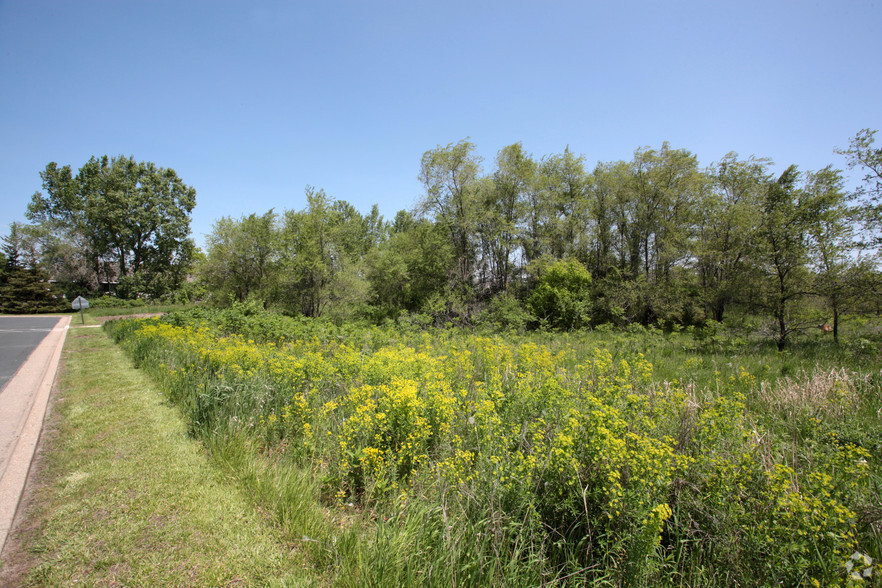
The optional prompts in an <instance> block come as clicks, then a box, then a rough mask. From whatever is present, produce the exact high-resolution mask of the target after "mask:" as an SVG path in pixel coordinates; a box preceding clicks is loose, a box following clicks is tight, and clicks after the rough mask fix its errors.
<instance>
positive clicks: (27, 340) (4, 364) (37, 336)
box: [0, 316, 59, 390]
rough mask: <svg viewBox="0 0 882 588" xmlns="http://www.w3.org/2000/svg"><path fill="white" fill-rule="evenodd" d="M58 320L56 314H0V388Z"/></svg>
mask: <svg viewBox="0 0 882 588" xmlns="http://www.w3.org/2000/svg"><path fill="white" fill-rule="evenodd" d="M58 320H59V317H57V316H0V390H3V388H5V387H6V384H7V383H8V382H9V380H10V379H11V378H12V376H14V375H15V372H17V371H18V368H20V367H21V366H22V364H23V363H24V362H25V360H26V359H27V358H28V356H29V355H30V354H31V352H32V351H33V350H34V349H36V348H37V345H39V344H40V341H42V340H43V338H44V337H46V335H47V334H48V333H49V331H51V330H52V327H54V326H55V325H56V324H57V323H58Z"/></svg>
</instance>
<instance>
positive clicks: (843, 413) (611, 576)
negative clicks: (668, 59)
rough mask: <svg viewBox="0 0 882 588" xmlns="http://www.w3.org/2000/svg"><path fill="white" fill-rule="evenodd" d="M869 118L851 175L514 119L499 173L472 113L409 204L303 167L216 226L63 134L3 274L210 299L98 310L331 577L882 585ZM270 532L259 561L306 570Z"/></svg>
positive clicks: (21, 291)
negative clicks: (57, 158) (80, 159)
mask: <svg viewBox="0 0 882 588" xmlns="http://www.w3.org/2000/svg"><path fill="white" fill-rule="evenodd" d="M873 140H874V132H873V131H869V130H865V131H861V132H860V133H858V135H857V136H855V138H853V139H852V142H851V145H850V147H849V148H848V149H847V150H845V151H843V152H842V153H843V154H844V155H845V156H846V158H847V162H848V164H849V166H851V167H855V168H860V169H862V170H863V171H864V172H865V173H866V176H865V178H864V183H863V185H862V186H861V188H860V189H858V190H857V191H856V192H854V193H849V192H847V191H846V189H845V186H844V180H843V176H842V174H841V172H839V171H838V170H836V169H834V168H833V167H830V166H828V167H826V168H823V169H821V170H817V171H808V172H801V171H800V170H799V169H798V168H797V167H796V166H795V165H791V166H789V167H787V168H786V169H785V170H784V171H783V172H782V173H780V174H772V172H771V169H772V168H771V162H770V161H769V160H766V159H759V158H755V157H751V158H748V159H741V158H739V157H738V156H737V155H736V154H734V153H732V154H729V155H727V156H726V157H724V158H723V159H721V160H720V161H719V162H716V163H713V164H711V165H710V166H708V167H707V168H704V169H702V168H700V167H699V165H698V161H697V159H696V157H695V156H694V155H693V154H692V153H690V152H689V151H687V150H685V149H674V148H672V147H671V146H670V145H668V144H667V143H665V144H663V145H662V146H661V148H660V149H649V148H642V149H638V150H637V151H635V153H634V156H633V158H632V159H631V160H630V161H619V162H609V163H598V164H597V165H596V166H595V167H594V169H593V170H589V169H588V168H586V165H585V159H584V157H582V156H580V155H577V154H574V153H572V152H571V151H570V150H569V149H567V150H565V151H564V152H563V153H561V154H552V155H547V156H544V157H542V158H540V159H535V158H534V157H533V156H532V155H530V154H529V153H527V152H526V151H525V150H524V148H523V146H522V145H521V144H520V143H516V144H513V145H509V146H506V147H504V148H503V149H501V150H500V151H499V153H498V155H497V157H496V159H495V164H494V168H493V169H492V170H491V171H490V173H488V174H484V171H483V167H482V164H483V162H482V161H481V159H480V158H479V157H477V155H476V153H475V146H474V145H473V144H471V143H470V142H468V141H461V142H459V143H456V144H450V145H447V146H446V147H442V146H438V147H436V148H435V149H432V150H429V151H427V152H426V153H425V154H424V155H423V158H422V160H421V164H420V169H419V176H418V177H419V180H420V182H421V183H422V184H423V186H424V189H425V193H424V196H423V198H421V199H420V201H419V202H418V203H417V204H416V206H415V208H414V210H413V211H410V212H408V211H401V212H399V213H397V214H396V216H395V218H394V220H393V221H392V222H387V221H386V220H384V219H383V218H382V217H381V216H380V215H379V213H378V210H377V208H376V207H374V208H373V210H372V211H371V212H370V213H369V214H367V215H363V214H361V213H360V212H358V211H357V210H355V209H354V208H353V207H352V206H351V205H350V204H348V203H346V202H344V201H341V200H335V199H333V198H332V197H330V196H328V195H326V194H325V193H324V192H323V191H322V190H317V189H315V188H312V187H307V189H306V206H305V208H303V209H302V210H299V211H292V210H286V211H282V212H276V211H275V210H270V211H267V212H265V213H263V214H256V213H255V214H250V215H247V216H244V217H242V218H240V219H231V218H222V219H219V220H218V221H217V222H216V223H215V225H214V228H213V230H212V233H211V235H209V237H208V241H207V250H206V252H205V254H204V255H203V254H201V253H200V252H197V251H195V250H194V248H193V247H192V243H191V242H190V241H189V239H188V237H187V235H188V234H189V213H190V210H191V209H192V206H193V204H194V197H195V192H194V191H193V190H192V189H191V188H189V187H187V186H186V185H184V184H183V183H182V182H181V181H180V179H179V178H177V176H176V174H174V172H173V171H171V170H165V169H162V168H159V169H157V168H156V167H155V166H154V165H153V164H144V163H141V164H138V163H136V162H135V161H134V160H133V159H131V158H129V159H126V158H116V159H108V158H102V159H95V158H93V159H92V160H90V161H89V162H88V163H87V164H86V165H85V166H84V167H83V168H81V170H80V172H79V173H78V174H77V175H76V176H73V175H72V173H71V171H70V169H69V168H68V167H64V168H58V167H57V165H55V164H50V165H49V166H47V168H46V170H45V171H44V172H43V173H42V174H41V176H42V178H43V181H44V188H45V190H46V194H47V195H46V196H43V195H42V194H37V195H35V196H34V199H33V201H32V203H31V206H30V207H29V211H28V214H29V216H30V218H31V219H32V220H34V221H35V222H36V224H34V225H29V226H23V227H22V226H18V225H13V227H12V232H11V234H10V237H7V238H5V239H4V243H5V244H6V245H5V246H4V250H3V256H4V259H5V263H4V271H3V273H2V275H0V289H2V292H3V294H4V298H3V300H2V302H3V304H4V305H6V304H8V303H10V301H12V300H14V301H15V304H19V303H24V302H26V301H28V300H30V299H31V298H34V299H36V298H39V296H42V297H43V300H44V302H46V303H48V301H50V300H54V301H56V302H57V301H58V295H57V294H53V293H52V291H51V287H47V286H46V285H43V286H41V285H40V284H43V283H44V281H45V276H46V274H45V273H41V272H44V271H45V270H46V268H49V269H50V271H55V272H57V273H56V274H55V275H56V276H57V275H65V276H68V277H69V279H68V278H65V280H67V281H68V282H69V285H70V284H74V285H76V286H77V287H78V288H84V289H86V290H89V291H90V292H95V293H98V292H97V290H96V285H97V283H98V281H100V279H99V276H101V275H102V274H101V272H102V271H105V272H106V269H107V268H108V267H110V265H109V264H110V263H111V262H112V264H113V265H114V266H115V268H116V271H118V272H119V276H120V278H119V280H118V281H119V284H118V285H117V289H116V293H115V294H116V296H103V297H99V298H97V299H94V298H93V299H94V301H95V304H94V306H95V307H97V310H96V311H95V313H96V315H97V314H104V315H112V314H114V313H116V312H120V311H119V310H118V309H119V308H120V307H128V308H127V309H126V312H133V311H134V312H139V311H140V310H141V309H142V308H145V310H148V308H146V307H145V305H146V304H147V302H145V301H146V300H150V301H151V302H156V301H160V302H166V303H168V304H169V305H170V306H155V305H153V306H150V307H149V309H153V310H157V311H160V310H161V311H163V312H165V311H169V310H175V309H180V308H181V307H182V305H186V304H188V303H190V302H193V301H202V302H204V304H200V305H199V306H197V307H190V308H189V309H188V310H185V311H182V312H169V313H168V314H166V315H165V316H163V317H162V318H152V319H147V320H125V321H113V322H111V323H108V325H109V326H108V327H107V330H108V332H109V333H110V334H111V335H112V337H113V338H114V339H115V340H116V341H118V342H119V343H120V345H121V346H122V347H123V348H124V349H125V350H126V351H127V352H128V353H129V354H130V355H131V357H132V359H133V361H134V363H135V365H136V366H137V367H140V368H142V369H143V370H144V371H145V372H146V373H148V374H149V375H150V376H151V377H152V378H153V379H154V381H155V382H156V383H157V385H158V386H159V387H160V388H161V390H162V391H163V393H164V394H165V395H166V396H167V398H168V399H169V400H170V401H171V402H173V403H174V404H175V405H176V406H177V407H178V408H179V410H180V411H181V414H182V415H183V417H184V418H185V420H186V423H187V428H188V430H189V432H190V433H191V434H192V435H193V436H194V437H196V438H198V439H200V440H201V441H202V442H203V444H204V446H205V447H206V448H208V449H209V450H210V454H211V455H212V457H213V458H214V459H215V460H216V463H218V464H220V465H221V466H222V467H223V468H225V471H227V472H228V473H230V474H231V475H232V476H233V477H234V478H235V479H236V481H237V483H238V484H239V485H240V487H241V488H242V490H243V491H244V493H245V494H246V495H247V496H249V497H250V498H251V500H253V501H254V503H255V506H256V507H257V509H258V510H259V511H260V512H266V513H271V514H272V515H273V516H274V517H275V519H274V520H275V522H276V524H277V525H278V526H279V528H280V529H281V533H282V534H283V536H284V539H285V540H286V541H287V542H288V543H290V544H292V545H297V546H298V549H297V550H296V551H297V557H300V556H302V557H303V558H304V560H303V561H305V563H306V565H308V566H309V567H310V569H312V570H314V575H312V576H311V577H310V578H309V580H310V581H315V582H318V583H326V584H333V585H343V586H348V585H352V586H362V585H382V586H385V585H420V586H423V585H438V586H485V585H496V586H523V585H539V586H559V585H591V586H594V585H611V586H622V585H629V586H631V585H634V586H649V585H702V586H704V585H708V586H734V585H738V586H741V585H773V584H774V585H784V586H802V585H807V586H810V585H815V586H821V585H824V586H826V585H846V586H858V585H867V584H872V583H875V584H876V585H878V584H880V583H882V567H880V565H879V562H880V558H882V509H880V508H879V506H878V505H879V504H882V495H880V494H882V469H880V467H882V424H880V423H882V422H880V419H879V416H880V415H879V406H880V405H882V357H880V348H882V345H880V344H882V339H880V333H879V329H878V316H879V313H880V312H882V308H880V306H879V300H880V299H882V298H880V296H879V293H880V292H879V290H880V284H882V280H880V277H882V274H880V272H879V266H878V262H879V254H880V245H882V240H880V234H882V227H880V224H879V221H880V218H882V215H880V201H879V200H880V197H882V196H880V193H879V186H880V179H879V178H880V175H879V170H880V169H882V163H880V161H882V154H880V153H882V152H880V150H879V149H877V148H875V147H874V146H873ZM130 204H133V205H135V206H136V207H138V210H137V211H134V210H132V211H129V210H128V209H127V208H126V206H128V205H130ZM103 210H107V211H111V212H112V214H107V215H106V218H104V219H103V220H102V219H99V218H98V216H96V215H98V214H99V212H100V211H103ZM54 231H60V233H59V234H60V235H61V237H60V238H61V241H59V240H57V239H56V237H53V236H52V235H54V234H55V233H54ZM77 247H78V248H79V249H77V251H80V252H82V253H84V255H85V257H82V258H80V257H77V256H70V255H67V254H66V253H64V252H65V251H67V252H68V253H70V252H71V251H73V250H74V249H73V248H77ZM77 255H79V253H78V254H77ZM59 260H60V261H59ZM76 260H79V261H76ZM86 260H87V261H86ZM53 264H55V265H53ZM59 268H66V269H64V271H61V269H59ZM102 268H103V269H102ZM191 271H192V273H193V275H192V276H189V277H188V274H189V272H191ZM22 272H31V273H30V274H28V275H29V276H31V277H29V278H28V279H23V278H22V276H24V274H23V273H22ZM64 272H67V273H64ZM38 293H39V296H38ZM120 299H129V300H128V301H127V302H120ZM267 309H269V310H272V311H273V312H270V311H268V310H267ZM276 311H278V312H276ZM451 327H461V328H451ZM818 327H820V328H818ZM501 335H504V337H502V336H501ZM131 401H132V402H135V401H136V399H135V397H132V400H131ZM118 404H119V406H120V407H125V406H126V403H118ZM141 412H144V411H138V414H139V415H140V413H141ZM148 412H149V411H148ZM133 414H134V413H133ZM140 418H141V417H140V416H139V419H140ZM72 420H73V419H72ZM181 451H184V449H181ZM151 455H152V454H151ZM153 459H154V461H153V462H152V463H164V460H165V459H166V458H165V457H160V456H154V457H153ZM91 475H92V474H90V476H91ZM90 479H91V478H90ZM156 491H157V492H158V493H160V494H161V493H162V492H164V488H163V487H160V488H157V489H156ZM59 500H60V499H59ZM90 505H91V503H90ZM59 508H60V507H59ZM237 508H238V507H237ZM138 516H143V514H141V515H138ZM53 524H54V523H53ZM254 524H255V525H257V526H259V523H257V522H255V523H254ZM231 532H232V531H231ZM236 532H238V531H236ZM113 540H114V541H117V540H119V541H120V542H121V544H122V545H126V543H125V542H124V540H123V539H117V538H113ZM256 541H257V540H256ZM260 541H262V540H260ZM62 543H63V542H62ZM59 545H61V543H58V544H56V545H53V546H52V547H50V548H48V549H50V550H52V552H53V553H60V552H61V551H62V548H61V547H59ZM88 548H89V546H88V545H86V546H83V547H80V549H88ZM131 548H132V549H138V546H137V545H134V546H131ZM261 549H262V548H261ZM261 553H263V552H262V551H261V552H260V553H257V552H255V554H254V557H255V558H257V560H255V561H254V562H251V563H252V564H254V567H253V568H251V567H248V568H247V569H248V570H252V571H253V572H254V575H253V577H252V576H249V578H248V579H245V580H243V581H245V582H246V583H249V582H273V581H279V582H282V583H285V582H294V581H298V579H296V578H294V577H293V576H292V577H290V578H284V576H285V574H286V573H287V570H288V569H289V568H288V567H287V566H289V565H299V560H298V563H297V564H292V562H291V561H288V560H285V561H280V560H278V559H272V560H268V561H270V563H269V564H268V565H269V567H268V568H264V567H261V566H262V563H261V562H262V560H260V561H258V560H259V558H261V557H264V556H263V555H261ZM199 557H200V556H199V555H196V554H194V555H190V556H187V558H186V559H187V560H188V561H190V558H195V559H196V560H197V561H198V560H199ZM292 557H293V556H292ZM61 559H64V558H61ZM41 569H44V570H45V569H47V568H41ZM160 569H162V570H164V569H165V568H162V567H161V566H160ZM212 570H213V568H212ZM142 572H143V573H145V574H146V573H148V572H147V571H146V570H142ZM45 573H47V574H48V573H50V572H48V571H46V572H45ZM139 573H141V572H139ZM163 573H164V572H163ZM243 573H244V572H243ZM248 573H249V574H250V573H251V571H249V572H248ZM61 574H62V575H54V576H51V581H52V582H56V583H65V582H67V581H68V580H70V579H71V578H72V577H73V576H71V573H70V572H61ZM211 574H214V575H209V576H206V577H205V578H206V579H205V580H204V581H205V582H208V583H219V582H228V581H229V582H234V581H239V578H233V577H230V576H228V575H227V572H225V571H223V570H220V571H217V572H215V571H212V572H211ZM279 574H281V575H279ZM47 577H50V576H47ZM280 578H281V579H280ZM300 579H301V580H302V579H303V578H300ZM153 580H156V581H157V582H159V583H161V582H168V583H183V582H184V581H183V580H179V579H177V576H169V579H165V578H164V577H163V578H159V577H155V578H150V579H149V582H148V583H153ZM98 581H99V580H98V579H95V582H98ZM101 581H103V580H101ZM113 581H115V580H113ZM126 581H132V582H135V583H139V582H140V581H141V576H137V575H136V576H131V577H129V578H127V580H126Z"/></svg>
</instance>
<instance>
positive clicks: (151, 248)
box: [27, 156, 196, 296]
mask: <svg viewBox="0 0 882 588" xmlns="http://www.w3.org/2000/svg"><path fill="white" fill-rule="evenodd" d="M40 177H41V178H42V179H43V189H44V191H45V194H44V193H40V192H38V193H36V194H34V196H33V198H32V199H31V203H30V204H29V205H28V210H27V216H28V218H29V219H30V220H32V221H35V222H37V223H39V224H40V225H42V226H43V227H44V228H46V229H47V230H49V232H50V233H55V237H56V239H55V240H53V241H52V242H51V243H50V244H49V245H48V246H47V248H46V252H47V254H51V253H53V252H54V253H57V252H58V251H59V250H60V247H59V243H61V242H63V243H66V244H67V245H66V247H67V248H78V249H80V253H81V254H83V257H84V258H85V259H88V260H89V261H88V262H86V263H82V262H81V261H78V260H77V259H76V257H75V256H71V255H67V256H62V257H60V258H59V257H56V260H63V262H64V266H65V267H64V268H63V270H62V272H63V273H66V274H68V276H65V278H69V277H70V275H76V274H78V273H81V272H82V270H86V272H87V274H88V276H87V279H88V281H89V282H91V283H93V284H94V285H97V283H98V282H99V281H100V280H101V279H102V278H103V277H105V275H106V274H108V273H110V274H112V275H115V276H118V277H120V278H122V277H126V276H132V275H133V276H139V280H140V281H141V282H143V283H144V284H148V285H149V287H150V288H152V294H153V295H155V296H158V295H161V294H164V293H165V292H167V291H169V290H171V289H174V288H176V287H177V286H178V285H179V284H180V283H181V282H182V281H183V280H184V278H185V277H186V272H187V271H188V270H189V267H190V262H191V260H192V257H193V254H194V250H195V246H194V244H193V242H192V240H190V239H189V234H190V214H191V212H192V210H193V207H194V206H195V205H196V190H194V189H193V188H191V187H189V186H187V185H186V184H184V183H183V181H182V180H181V179H180V178H179V177H178V175H177V173H176V172H175V171H174V170H173V169H170V168H162V167H157V166H156V165H155V164H153V163H151V162H140V163H139V162H136V161H135V160H134V158H131V157H128V158H127V157H122V156H119V157H114V158H109V157H107V156H103V157H101V158H96V157H92V158H91V159H89V161H88V162H86V163H85V165H83V167H81V168H80V169H79V171H78V172H77V174H76V175H73V173H72V171H71V168H70V166H63V167H59V166H58V164H56V163H55V162H52V163H50V164H48V165H47V166H46V169H45V170H44V171H42V172H41V173H40ZM59 235H60V236H61V240H60V241H59V240H58V236H59ZM111 261H112V262H113V263H114V264H115V267H112V266H111V264H110V262H111ZM60 269H61V268H60ZM160 276H161V277H160ZM74 281H77V280H74Z"/></svg>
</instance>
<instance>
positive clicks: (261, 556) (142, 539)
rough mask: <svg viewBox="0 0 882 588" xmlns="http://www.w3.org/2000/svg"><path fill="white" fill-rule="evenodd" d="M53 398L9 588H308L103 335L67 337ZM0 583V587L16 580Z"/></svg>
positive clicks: (232, 486)
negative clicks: (21, 569)
mask: <svg viewBox="0 0 882 588" xmlns="http://www.w3.org/2000/svg"><path fill="white" fill-rule="evenodd" d="M58 389H59V397H58V401H57V403H56V405H55V414H54V415H53V416H52V423H53V424H54V425H55V428H56V429H57V431H56V433H55V434H52V435H48V439H47V443H48V444H49V446H48V448H47V451H46V452H45V457H44V460H45V461H44V463H43V466H42V468H41V470H42V472H41V474H40V476H39V480H38V487H37V490H36V491H35V493H34V495H33V498H32V500H31V503H30V504H31V506H30V507H29V511H28V513H27V519H26V523H27V524H26V526H25V528H24V530H23V531H22V533H21V536H20V537H19V541H20V547H21V549H20V550H19V552H20V553H19V555H18V557H19V558H20V557H25V558H27V560H28V562H27V566H26V567H29V568H30V569H29V571H27V573H26V574H24V575H23V577H19V578H16V579H14V581H15V583H17V584H22V585H25V586H71V585H74V584H79V585H106V586H113V585H126V586H183V585H199V586H228V585H241V586H253V585H302V584H306V583H308V582H307V579H308V573H307V571H306V570H305V569H304V564H303V557H302V554H301V553H300V551H299V550H298V549H296V547H295V548H294V549H292V546H291V545H289V544H288V543H286V542H285V541H284V539H283V533H282V531H281V529H279V528H278V526H277V525H276V524H275V523H274V522H273V521H272V520H271V516H270V515H268V514H265V513H261V512H259V511H256V510H255V509H254V508H253V505H252V504H250V503H249V501H248V499H247V498H246V497H244V496H243V495H242V493H241V492H240V491H239V490H238V489H237V488H238V487H239V486H238V482H237V481H236V480H233V479H231V478H230V477H229V476H225V475H222V474H221V473H219V472H221V471H222V470H221V468H218V467H216V464H212V463H211V462H210V461H209V460H208V459H207V458H206V454H205V450H204V448H203V447H202V445H201V444H199V443H198V442H196V441H194V440H192V439H190V438H188V437H187V434H186V427H185V425H184V423H183V422H182V421H181V419H180V417H179V414H178V412H177V411H176V410H175V409H174V408H173V407H171V406H169V404H168V403H167V402H166V401H165V400H164V399H163V397H162V396H161V395H160V393H159V392H158V391H157V390H156V389H155V387H154V385H153V384H152V383H151V381H150V380H149V379H148V378H147V377H146V376H145V375H144V374H142V373H141V372H140V371H138V370H135V369H134V368H133V367H132V364H131V362H130V361H129V360H128V359H127V358H126V357H125V356H124V355H123V354H122V352H121V351H120V350H119V349H118V348H117V347H116V346H115V345H113V344H112V343H111V341H110V340H109V339H108V338H107V336H106V335H105V334H104V332H103V331H101V330H99V329H85V328H81V329H76V328H74V329H72V330H71V331H70V333H69V335H68V339H67V342H66V345H65V351H64V363H63V368H62V373H61V376H60V381H59V383H58ZM6 564H8V562H4V565H3V567H8V566H7V565H6ZM7 571H8V570H7ZM4 575H6V574H5V572H4V570H3V569H2V568H0V584H6V582H8V581H9V582H11V581H13V580H10V578H9V577H8V576H7V577H6V579H4Z"/></svg>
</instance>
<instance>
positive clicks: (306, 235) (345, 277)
mask: <svg viewBox="0 0 882 588" xmlns="http://www.w3.org/2000/svg"><path fill="white" fill-rule="evenodd" d="M306 201H307V206H306V208H305V209H303V210H301V211H287V212H285V215H284V219H283V226H282V231H281V235H280V255H281V259H282V284H281V285H282V287H281V289H280V299H281V300H282V302H283V303H285V304H288V305H290V306H292V307H293V308H296V309H297V310H298V311H299V312H301V313H303V314H304V315H306V316H311V317H318V316H322V315H323V314H324V313H325V311H326V309H328V308H330V309H331V310H332V311H333V314H334V315H335V317H336V318H338V319H343V318H350V317H352V316H354V315H355V314H358V313H359V312H361V311H358V310H357V308H356V307H361V306H363V305H364V299H365V298H366V297H367V291H368V284H367V282H366V281H365V279H364V276H363V274H364V272H363V271H362V267H361V265H362V259H363V257H364V256H365V255H366V254H367V252H368V251H370V250H371V249H372V248H373V247H375V246H376V243H377V242H378V241H379V240H380V239H381V238H382V237H381V235H382V233H383V230H384V229H383V220H382V217H380V216H379V213H378V212H377V210H376V207H374V210H372V212H371V215H370V216H369V217H367V218H366V217H363V216H362V215H361V214H360V213H359V212H358V211H357V210H356V209H355V208H354V207H353V206H352V205H351V204H349V203H348V202H345V201H343V200H334V199H333V198H330V197H329V196H328V195H327V194H325V192H324V190H316V189H315V188H313V187H311V186H307V188H306Z"/></svg>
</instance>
